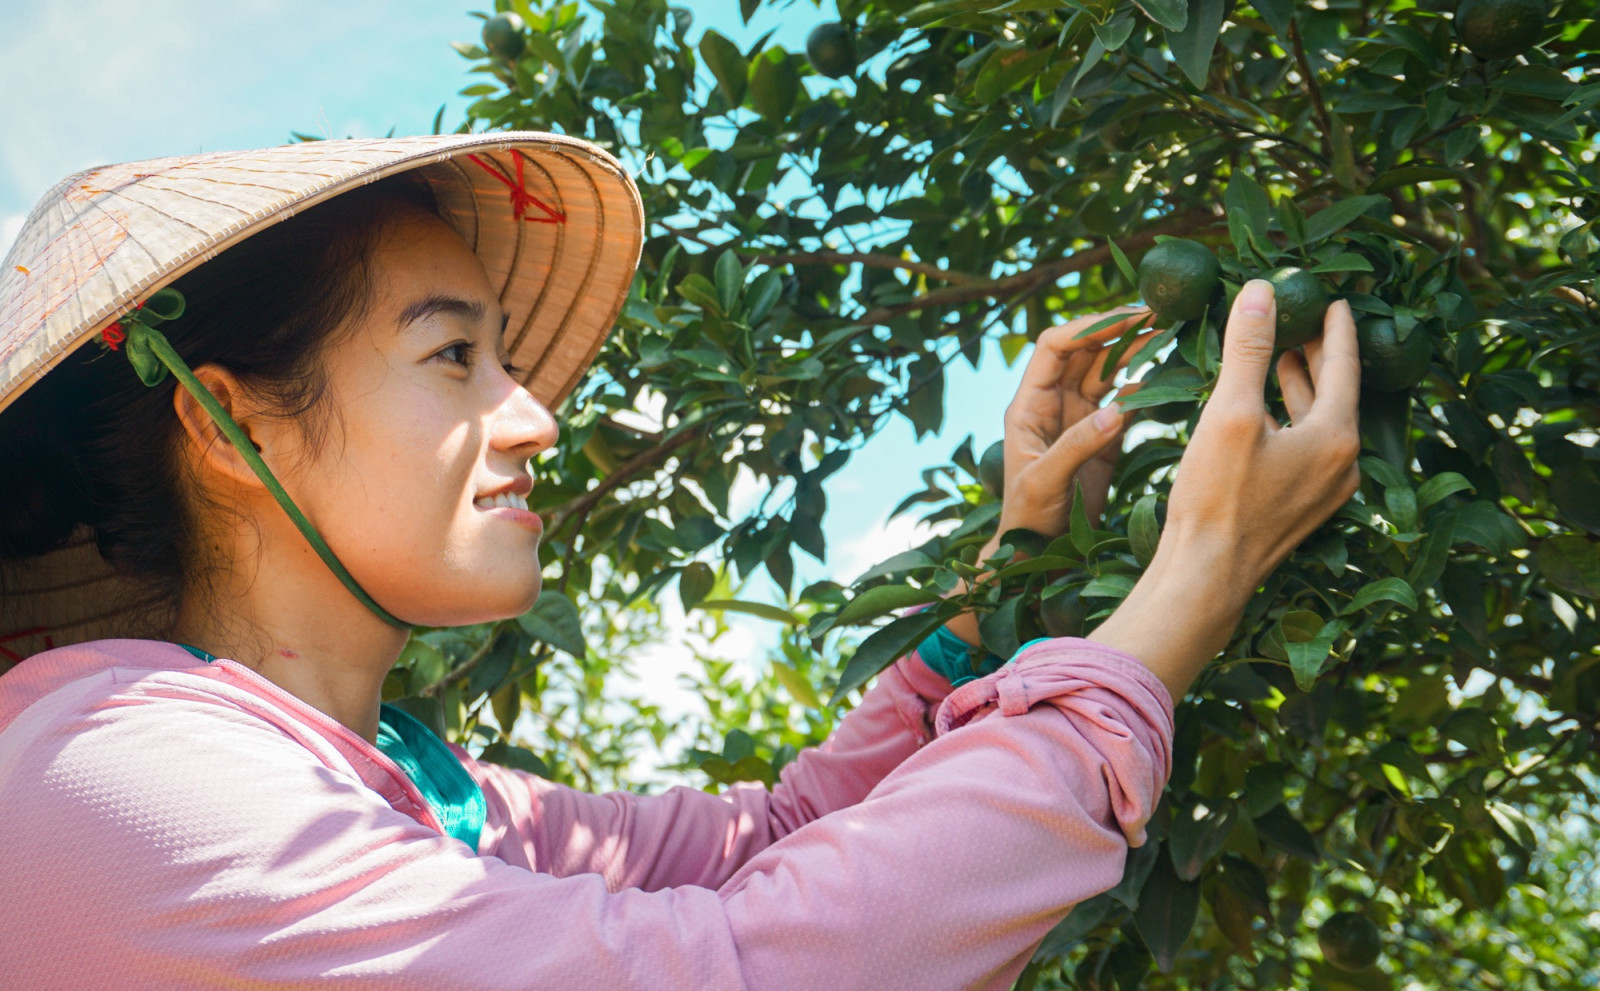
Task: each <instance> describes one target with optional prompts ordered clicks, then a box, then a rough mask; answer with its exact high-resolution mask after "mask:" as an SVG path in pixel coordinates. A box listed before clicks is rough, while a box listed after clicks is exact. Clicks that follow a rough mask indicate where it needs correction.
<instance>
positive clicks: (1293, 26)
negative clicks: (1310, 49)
mask: <svg viewBox="0 0 1600 991" xmlns="http://www.w3.org/2000/svg"><path fill="white" fill-rule="evenodd" d="M1289 44H1290V45H1291V46H1293V48H1294V60H1295V64H1296V65H1298V66H1299V67H1300V77H1301V78H1302V79H1303V80H1304V81H1305V85H1306V92H1307V93H1308V94H1310V96H1311V110H1312V112H1313V113H1315V114H1316V115H1317V125H1318V126H1319V127H1321V128H1322V140H1323V142H1324V146H1325V147H1326V148H1327V151H1328V157H1329V158H1332V157H1333V147H1332V142H1333V120H1332V118H1330V117H1329V116H1328V105H1327V104H1326V103H1324V102H1323V101H1322V87H1321V86H1319V85H1318V84H1317V74H1316V73H1315V72H1314V71H1312V69H1311V61H1310V60H1309V59H1307V58H1306V46H1305V44H1304V43H1303V42H1302V41H1301V40H1300V21H1299V19H1298V18H1296V19H1293V20H1291V21H1290V22H1289Z"/></svg>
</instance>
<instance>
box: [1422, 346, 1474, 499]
mask: <svg viewBox="0 0 1600 991" xmlns="http://www.w3.org/2000/svg"><path fill="white" fill-rule="evenodd" d="M1413 333H1415V331H1413ZM1472 491H1476V490H1475V488H1474V486H1473V484H1472V483H1471V482H1469V481H1467V480H1466V478H1465V477H1464V476H1462V475H1461V474H1459V473H1457V472H1453V471H1441V472H1440V473H1439V474H1437V475H1435V476H1433V477H1432V478H1430V479H1428V480H1427V481H1426V482H1423V483H1422V485H1421V486H1419V487H1418V488H1417V508H1418V509H1419V510H1424V511H1426V510H1427V508H1428V507H1429V506H1432V505H1433V504H1434V503H1436V502H1438V501H1440V500H1441V499H1443V498H1445V497H1446V496H1449V495H1453V494H1455V493H1457V492H1472Z"/></svg>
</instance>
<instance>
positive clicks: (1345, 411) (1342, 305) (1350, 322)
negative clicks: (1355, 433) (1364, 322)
mask: <svg viewBox="0 0 1600 991" xmlns="http://www.w3.org/2000/svg"><path fill="white" fill-rule="evenodd" d="M1319 350H1320V353H1319V355H1318V357H1319V359H1320V361H1319V362H1318V365H1319V366H1320V367H1315V368H1313V370H1312V375H1313V379H1312V381H1313V382H1314V383H1315V386H1316V392H1317V398H1316V404H1315V413H1316V415H1318V416H1326V417H1327V418H1328V419H1329V420H1331V421H1334V422H1337V423H1340V424H1345V423H1354V422H1356V405H1357V401H1358V397H1359V396H1360V394H1361V356H1360V354H1359V353H1358V352H1357V350H1356V321H1355V317H1354V316H1352V315H1351V313H1350V304H1349V303H1347V302H1345V301H1344V300H1342V299H1341V300H1337V301H1336V302H1334V303H1333V305H1332V306H1329V307H1328V314H1327V316H1326V317H1324V318H1323V322H1322V347H1321V348H1320V349H1319Z"/></svg>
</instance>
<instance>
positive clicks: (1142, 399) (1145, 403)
mask: <svg viewBox="0 0 1600 991" xmlns="http://www.w3.org/2000/svg"><path fill="white" fill-rule="evenodd" d="M1199 398H1200V395H1199V393H1197V392H1195V391H1194V390H1192V389H1181V388H1179V387H1177V386H1175V385H1153V386H1149V387H1147V388H1143V389H1140V390H1139V391H1138V392H1135V393H1134V394H1133V395H1131V396H1129V397H1127V398H1126V399H1118V400H1117V405H1118V406H1121V407H1122V409H1123V410H1124V411H1127V410H1135V409H1146V408H1148V407H1151V406H1165V405H1167V404H1168V403H1192V402H1194V401H1195V400H1197V399H1199Z"/></svg>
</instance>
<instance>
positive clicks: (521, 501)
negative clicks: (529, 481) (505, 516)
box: [473, 492, 528, 510]
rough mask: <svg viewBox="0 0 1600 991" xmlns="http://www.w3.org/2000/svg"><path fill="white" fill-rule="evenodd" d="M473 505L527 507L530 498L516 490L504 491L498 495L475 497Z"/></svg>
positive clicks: (481, 507)
mask: <svg viewBox="0 0 1600 991" xmlns="http://www.w3.org/2000/svg"><path fill="white" fill-rule="evenodd" d="M473 505H475V506H477V507H479V508H480V509H523V510H525V509H527V508H528V500H527V499H525V498H523V497H522V496H519V495H517V494H516V493H514V492H502V493H500V494H499V495H497V496H491V497H489V498H487V499H474V500H473Z"/></svg>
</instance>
